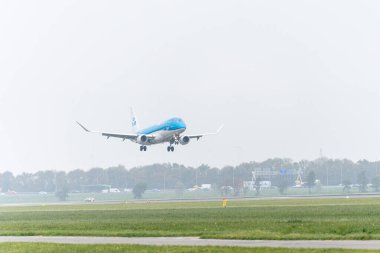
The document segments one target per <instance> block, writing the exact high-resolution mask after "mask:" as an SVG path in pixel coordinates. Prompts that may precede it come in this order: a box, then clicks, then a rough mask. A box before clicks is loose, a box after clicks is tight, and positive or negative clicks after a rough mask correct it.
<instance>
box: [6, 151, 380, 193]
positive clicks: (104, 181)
mask: <svg viewBox="0 0 380 253" xmlns="http://www.w3.org/2000/svg"><path fill="white" fill-rule="evenodd" d="M262 171H264V172H268V171H269V172H270V173H269V174H270V175H269V176H268V175H265V173H261V172H262ZM252 172H256V174H255V177H256V181H259V180H269V181H271V182H272V185H273V186H278V187H283V186H290V185H292V184H294V182H295V180H296V179H297V177H298V174H299V173H300V174H301V176H302V177H303V178H304V181H305V182H307V181H308V180H310V179H308V177H309V174H310V173H311V172H312V173H313V179H317V180H318V182H320V184H322V185H324V186H326V185H339V184H343V185H345V184H348V183H350V184H363V182H371V180H373V179H374V178H378V177H377V176H378V175H379V173H380V161H374V162H370V161H367V160H360V161H357V162H353V161H350V160H347V159H342V160H338V159H328V158H319V159H316V160H313V161H307V160H302V161H292V160H291V159H280V158H275V159H268V160H266V161H263V162H248V163H242V164H240V165H238V166H225V167H222V168H216V167H210V166H208V165H201V166H199V167H189V166H184V165H180V164H176V163H173V164H171V163H165V164H152V165H147V166H140V167H134V168H131V169H127V168H125V167H124V166H122V165H119V166H114V167H109V168H92V169H89V170H82V169H76V170H72V171H69V172H65V171H54V170H43V171H38V172H35V173H26V172H25V173H22V174H19V175H14V174H13V173H12V172H11V171H5V172H3V173H1V174H0V188H1V191H2V192H8V191H16V192H41V191H44V192H59V191H60V190H61V189H66V190H67V191H69V192H78V191H82V190H83V187H84V186H88V185H109V186H111V187H112V188H119V189H125V188H130V189H132V188H133V187H135V186H136V185H137V184H139V183H140V184H141V183H143V184H145V185H146V187H147V189H176V188H178V187H179V185H180V186H181V187H183V188H191V187H193V186H194V185H202V184H212V185H213V187H215V188H218V189H220V188H222V187H225V186H231V187H233V188H242V187H243V182H244V181H251V180H252V178H253V174H252ZM310 184H312V182H311V183H310Z"/></svg>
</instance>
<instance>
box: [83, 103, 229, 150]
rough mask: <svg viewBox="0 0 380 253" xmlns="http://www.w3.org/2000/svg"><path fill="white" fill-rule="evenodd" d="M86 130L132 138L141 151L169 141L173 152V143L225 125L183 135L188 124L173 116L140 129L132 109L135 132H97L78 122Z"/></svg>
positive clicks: (169, 146) (169, 147)
mask: <svg viewBox="0 0 380 253" xmlns="http://www.w3.org/2000/svg"><path fill="white" fill-rule="evenodd" d="M77 123H78V125H79V126H81V127H82V128H83V129H84V130H85V131H86V132H90V133H98V134H101V135H103V136H106V137H107V139H108V138H110V137H114V138H120V139H122V140H123V141H125V140H130V141H133V142H136V143H138V144H140V151H146V150H147V146H149V145H153V144H159V143H168V147H167V151H168V152H170V151H171V152H173V151H174V146H173V145H178V144H181V145H187V144H189V142H190V140H191V139H197V140H199V138H201V137H203V136H205V135H211V134H217V133H219V132H220V130H221V129H222V127H223V126H221V127H219V129H218V130H217V131H216V132H214V133H203V134H195V135H182V134H183V133H184V132H185V130H186V124H185V122H184V121H183V120H182V119H181V118H171V119H168V120H166V121H164V122H162V123H161V124H158V125H154V126H151V127H148V128H144V129H139V127H138V123H137V119H136V117H135V115H134V113H133V110H132V109H131V124H132V129H133V131H134V133H131V134H125V133H106V132H96V131H90V130H88V129H87V128H86V127H84V126H83V125H82V124H81V123H79V122H77Z"/></svg>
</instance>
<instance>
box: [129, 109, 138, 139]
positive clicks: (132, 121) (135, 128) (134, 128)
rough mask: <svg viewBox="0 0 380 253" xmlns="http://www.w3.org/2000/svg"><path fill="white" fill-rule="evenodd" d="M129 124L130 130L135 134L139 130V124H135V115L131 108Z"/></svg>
mask: <svg viewBox="0 0 380 253" xmlns="http://www.w3.org/2000/svg"><path fill="white" fill-rule="evenodd" d="M131 124H132V130H133V131H134V132H135V133H136V132H137V131H138V130H139V124H138V123H137V119H136V116H135V113H134V112H133V108H132V107H131Z"/></svg>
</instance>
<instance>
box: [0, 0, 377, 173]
mask: <svg viewBox="0 0 380 253" xmlns="http://www.w3.org/2000/svg"><path fill="white" fill-rule="evenodd" d="M379 8H380V2H379V1H375V0H374V1H347V0H342V1H331V0H329V1H304V0H299V1H282V0H279V1H271V0H269V1H268V0H262V1H239V0H234V1H232V0H231V1H222V0H215V1H204V0H202V1H196V0H193V1H178V0H173V1H153V0H152V1H93V0H89V1H50V0H47V1H13V0H12V1H0V171H5V170H11V171H13V172H16V173H19V172H21V171H36V170H40V169H59V170H61V169H62V170H71V169H75V168H82V169H89V168H91V167H93V166H111V165H118V164H124V165H125V166H127V167H131V166H136V165H144V164H151V163H155V162H177V163H183V164H185V165H194V166H195V165H199V164H202V163H208V164H210V165H213V166H223V165H228V164H236V163H238V162H241V161H250V160H263V159H266V158H271V157H288V158H292V159H295V160H299V159H314V158H316V157H317V156H318V154H319V149H320V148H323V151H324V154H325V155H327V156H329V157H332V158H350V159H354V160H356V159H362V158H365V159H369V160H375V159H380V116H379V111H380V72H379V70H380V46H379V45H380V32H379V27H380V15H379V11H380V10H379ZM130 106H133V107H134V108H135V112H136V114H137V116H138V119H139V121H140V125H141V126H147V125H150V124H154V123H156V122H160V121H162V120H164V119H166V118H168V117H172V116H179V117H182V118H183V119H184V120H185V121H186V123H187V125H188V131H187V132H188V133H199V132H205V131H206V132H207V131H212V130H215V129H216V128H217V127H218V126H219V125H220V124H221V123H225V128H224V129H223V131H222V133H221V134H220V135H218V136H209V137H206V138H204V139H202V140H200V141H199V142H196V141H195V142H193V143H191V144H190V145H187V146H181V147H179V148H177V150H176V151H175V152H174V153H168V152H167V151H166V146H164V145H157V146H153V147H150V148H149V152H140V151H139V147H138V145H136V144H134V143H131V142H124V143H123V142H122V141H120V140H117V139H110V140H106V139H105V138H104V137H101V136H97V135H88V134H85V133H84V132H83V131H82V130H81V129H80V128H79V127H78V126H77V125H76V124H75V120H79V121H81V122H82V123H83V124H85V125H87V126H88V127H89V128H93V129H95V130H106V131H117V132H130V119H129V107H130Z"/></svg>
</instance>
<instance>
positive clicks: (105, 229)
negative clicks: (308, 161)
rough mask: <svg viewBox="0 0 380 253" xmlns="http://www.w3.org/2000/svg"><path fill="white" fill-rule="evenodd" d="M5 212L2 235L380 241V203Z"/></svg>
mask: <svg viewBox="0 0 380 253" xmlns="http://www.w3.org/2000/svg"><path fill="white" fill-rule="evenodd" d="M221 204H222V203H221V201H218V202H183V203H127V204H117V205H101V204H88V205H75V206H74V205H73V206H71V205H67V206H66V205H61V206H49V205H47V206H35V207H1V208H0V235H90V236H92V235H98V236H200V237H203V238H228V239H279V240H281V239H317V240H319V239H358V240H361V239H380V198H361V199H299V200H283V199H282V200H255V201H230V202H229V205H228V208H226V209H223V208H222V207H221Z"/></svg>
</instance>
